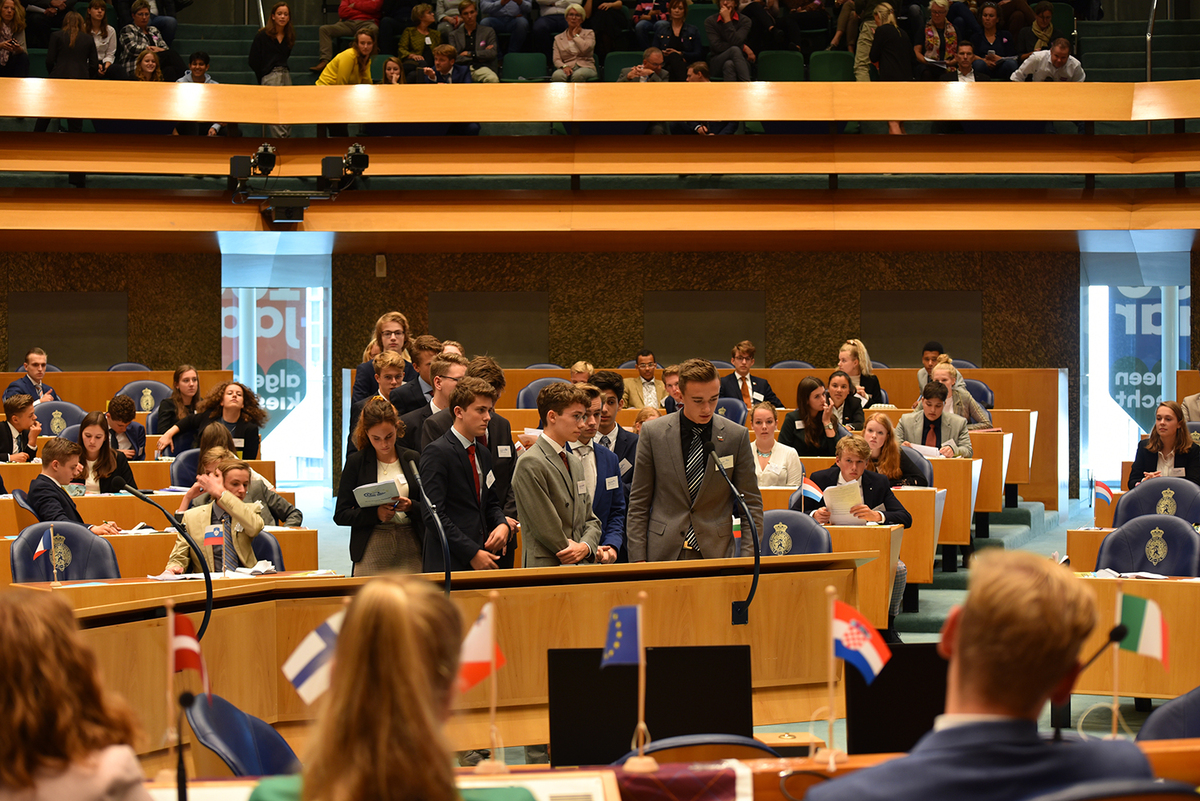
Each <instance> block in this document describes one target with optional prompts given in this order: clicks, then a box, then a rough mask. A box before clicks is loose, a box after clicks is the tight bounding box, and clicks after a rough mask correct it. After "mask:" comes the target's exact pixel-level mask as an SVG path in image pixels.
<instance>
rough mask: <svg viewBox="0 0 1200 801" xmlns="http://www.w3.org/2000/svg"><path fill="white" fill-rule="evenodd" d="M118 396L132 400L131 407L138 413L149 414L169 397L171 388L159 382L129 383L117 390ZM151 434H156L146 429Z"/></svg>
mask: <svg viewBox="0 0 1200 801" xmlns="http://www.w3.org/2000/svg"><path fill="white" fill-rule="evenodd" d="M117 394H118V395H128V396H129V397H131V398H133V405H134V406H135V407H137V410H138V411H139V412H150V411H154V410H155V409H157V408H158V404H160V403H162V402H163V401H164V400H166V399H167V398H169V397H171V388H170V387H168V386H167V385H166V384H164V383H163V382H161V381H130V382H129V383H128V384H126V385H125V386H123V387H121V388H120V389H118V390H117ZM147 430H149V431H151V433H158V432H156V431H154V430H153V429H147Z"/></svg>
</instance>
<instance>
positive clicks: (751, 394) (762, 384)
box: [721, 339, 784, 413]
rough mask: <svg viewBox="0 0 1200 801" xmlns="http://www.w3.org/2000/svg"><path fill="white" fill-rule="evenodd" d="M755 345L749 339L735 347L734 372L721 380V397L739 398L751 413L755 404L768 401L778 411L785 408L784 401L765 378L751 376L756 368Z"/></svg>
mask: <svg viewBox="0 0 1200 801" xmlns="http://www.w3.org/2000/svg"><path fill="white" fill-rule="evenodd" d="M754 353H755V348H754V343H753V342H751V341H750V340H748V339H744V340H742V341H741V342H739V343H737V344H736V345H734V346H733V353H732V354H731V356H730V359H729V360H730V361H731V362H733V372H732V373H730V374H729V375H727V376H725V377H724V378H722V379H721V397H722V398H737V399H738V400H740V401H741V402H742V403H744V404H746V411H747V413H749V412H750V411H751V410H753V409H754V404H756V403H762V402H763V401H766V402H767V403H769V404H771V405H772V406H774V407H775V408H777V409H781V408H783V406H784V403H783V401H781V400H779V396H778V395H776V394H775V391H774V390H772V389H771V383H770V382H769V381H767V379H765V378H757V377H755V376H752V375H750V368H751V367H753V366H754Z"/></svg>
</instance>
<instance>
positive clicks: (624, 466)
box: [620, 459, 633, 475]
mask: <svg viewBox="0 0 1200 801" xmlns="http://www.w3.org/2000/svg"><path fill="white" fill-rule="evenodd" d="M620 467H621V475H625V474H626V473H628V472H629V471H630V470H632V469H633V465H631V464H630V463H629V460H628V459H622V460H621V464H620Z"/></svg>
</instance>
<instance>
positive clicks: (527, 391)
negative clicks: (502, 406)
mask: <svg viewBox="0 0 1200 801" xmlns="http://www.w3.org/2000/svg"><path fill="white" fill-rule="evenodd" d="M555 381H561V382H563V383H564V384H569V383H571V382H570V381H568V380H567V379H565V378H539V379H537V380H534V381H530V382H529V383H528V384H526V385H525V386H524V387H523V388H522V389H521V391H520V392H518V393H517V408H518V409H536V408H537V397H538V393H539V392H541V391H542V387H544V386H546V385H547V384H553V383H554V382H555Z"/></svg>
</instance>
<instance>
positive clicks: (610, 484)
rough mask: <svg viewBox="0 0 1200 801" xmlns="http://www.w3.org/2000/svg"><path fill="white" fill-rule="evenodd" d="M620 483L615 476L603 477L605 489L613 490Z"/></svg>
mask: <svg viewBox="0 0 1200 801" xmlns="http://www.w3.org/2000/svg"><path fill="white" fill-rule="evenodd" d="M619 485H620V479H619V478H617V477H616V476H609V477H608V478H606V479H604V488H605V489H606V490H615V489H616V488H617V487H618V486H619Z"/></svg>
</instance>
